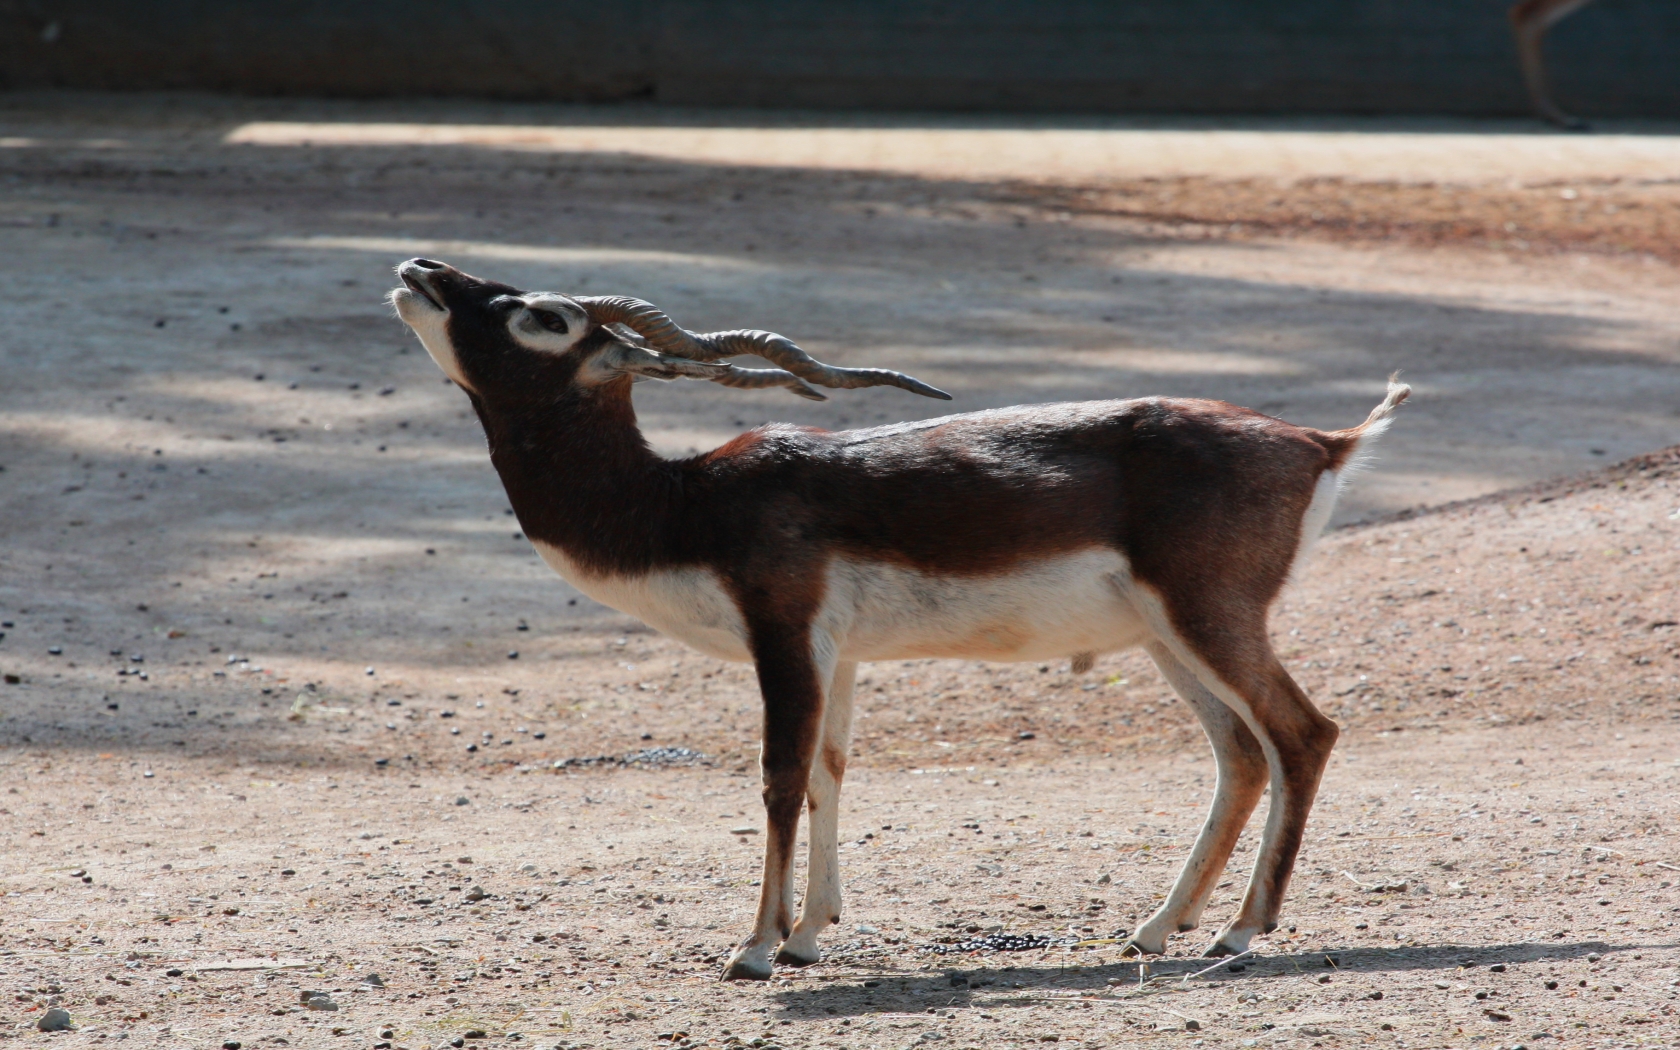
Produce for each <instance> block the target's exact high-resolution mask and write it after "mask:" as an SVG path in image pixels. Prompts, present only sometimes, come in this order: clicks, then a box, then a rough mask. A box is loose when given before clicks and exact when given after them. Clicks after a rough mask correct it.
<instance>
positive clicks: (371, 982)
mask: <svg viewBox="0 0 1680 1050" xmlns="http://www.w3.org/2000/svg"><path fill="white" fill-rule="evenodd" d="M362 983H363V984H365V985H367V986H368V987H369V988H383V987H385V979H384V978H383V977H381V976H379V975H378V974H376V973H370V974H368V975H367V976H366V977H363V978H362ZM385 1038H387V1039H389V1038H390V1036H386V1037H385Z"/></svg>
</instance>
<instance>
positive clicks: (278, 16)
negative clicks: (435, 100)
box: [0, 0, 1680, 117]
mask: <svg viewBox="0 0 1680 1050" xmlns="http://www.w3.org/2000/svg"><path fill="white" fill-rule="evenodd" d="M1506 6H1507V4H1506V3H1505V2H1504V0H1410V2H1406V0H1294V2H1281V0H1270V2H1266V0H1139V2H1133V3H1119V2H1112V0H1108V2H1098V0H1082V2H1081V0H1071V2H1069V0H1064V2H1042V0H964V2H957V0H616V2H609V3H602V2H599V0H590V2H579V0H495V2H492V0H356V2H348V3H347V2H344V0H293V2H286V3H280V2H275V0H258V2H251V0H167V2H158V0H152V2H136V0H0V86H6V87H14V88H18V87H36V88H38V87H71V88H100V89H120V90H133V89H144V90H157V89H187V90H201V91H231V92H242V93H254V94H294V95H324V96H388V95H404V96H413V95H424V96H447V95H456V96H477V97H493V98H521V99H545V100H555V101H592V102H602V101H621V100H633V99H645V100H650V101H657V102H661V103H667V104H678V105H705V106H719V105H724V106H798V107H836V108H881V109H916V110H991V111H999V110H1013V111H1034V110H1055V111H1077V112H1099V113H1101V112H1108V113H1119V112H1156V113H1208V112H1216V113H1289V112H1297V113H1454V114H1471V115H1496V114H1515V113H1522V112H1526V104H1525V100H1524V97H1523V93H1522V88H1521V83H1520V79H1519V76H1518V73H1517V68H1516V60H1515V57H1514V53H1513V46H1512V43H1511V38H1510V32H1509V29H1508V28H1507V25H1506V21H1505V8H1506ZM1548 53H1549V56H1550V61H1551V65H1552V68H1553V72H1554V78H1555V82H1556V88H1557V95H1558V98H1559V101H1560V102H1561V103H1562V104H1563V105H1564V106H1565V108H1568V109H1573V110H1576V111H1579V112H1582V113H1584V114H1587V115H1591V116H1601V117H1602V116H1621V117H1628V116H1677V115H1680V4H1676V3H1673V2H1669V0H1601V2H1599V3H1596V4H1594V5H1592V6H1590V7H1589V8H1587V9H1586V10H1585V11H1582V12H1580V13H1578V14H1576V15H1573V16H1571V17H1569V18H1568V19H1566V20H1565V21H1564V22H1562V23H1561V24H1560V25H1559V26H1558V27H1557V28H1556V29H1555V30H1554V31H1553V33H1552V35H1551V37H1550V38H1549V44H1548Z"/></svg>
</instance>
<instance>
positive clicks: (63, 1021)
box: [35, 1006, 70, 1032]
mask: <svg viewBox="0 0 1680 1050" xmlns="http://www.w3.org/2000/svg"><path fill="white" fill-rule="evenodd" d="M35 1027H36V1028H38V1029H40V1030H41V1031H43V1032H68V1031H69V1030H70V1011H69V1010H66V1009H64V1008H63V1007H59V1006H55V1007H53V1008H52V1009H51V1010H48V1011H47V1012H46V1013H44V1014H42V1015H41V1019H40V1020H39V1021H36V1022H35Z"/></svg>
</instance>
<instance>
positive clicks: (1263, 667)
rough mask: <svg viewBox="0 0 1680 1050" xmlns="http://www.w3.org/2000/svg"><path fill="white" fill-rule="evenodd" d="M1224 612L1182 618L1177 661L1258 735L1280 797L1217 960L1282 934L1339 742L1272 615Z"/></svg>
mask: <svg viewBox="0 0 1680 1050" xmlns="http://www.w3.org/2000/svg"><path fill="white" fill-rule="evenodd" d="M1221 613H1222V615H1221V616H1219V617H1211V616H1201V615H1194V614H1192V615H1187V616H1183V617H1177V618H1175V620H1176V621H1177V622H1178V623H1180V624H1185V625H1189V631H1188V632H1187V634H1185V635H1181V636H1180V638H1179V639H1178V641H1179V642H1181V643H1182V644H1183V646H1184V651H1183V652H1180V651H1179V646H1178V645H1173V649H1174V655H1175V656H1177V657H1179V659H1180V662H1182V663H1184V664H1185V665H1186V666H1188V667H1190V668H1191V669H1192V670H1193V671H1195V673H1196V677H1197V678H1199V679H1201V682H1202V684H1203V685H1204V686H1206V687H1207V689H1208V691H1209V692H1211V693H1213V694H1214V695H1215V696H1217V697H1219V698H1220V699H1221V700H1223V701H1225V703H1226V704H1227V705H1229V706H1230V708H1231V710H1233V711H1235V712H1236V713H1237V714H1238V715H1239V716H1240V717H1241V718H1242V720H1243V724H1244V725H1246V726H1247V727H1248V730H1249V732H1250V733H1252V734H1253V735H1254V737H1255V739H1256V741H1258V743H1259V745H1260V749H1261V751H1262V752H1263V753H1264V754H1265V756H1266V765H1267V768H1268V770H1269V772H1270V779H1271V790H1272V797H1271V801H1270V803H1269V804H1268V806H1267V809H1266V830H1265V832H1264V834H1263V835H1262V836H1261V839H1260V848H1259V850H1258V851H1257V853H1256V855H1255V859H1254V872H1253V874H1252V875H1251V876H1250V877H1249V883H1248V892H1247V893H1245V894H1244V895H1243V902H1242V907H1241V908H1240V909H1239V910H1238V912H1237V915H1236V917H1235V918H1233V919H1232V920H1231V921H1230V922H1229V923H1227V924H1226V925H1225V928H1224V929H1222V930H1220V931H1219V936H1217V937H1215V938H1214V941H1213V943H1212V944H1211V945H1209V946H1208V949H1207V951H1205V952H1204V953H1203V954H1204V955H1207V956H1210V957H1211V956H1221V955H1235V954H1239V953H1241V952H1244V951H1247V950H1248V944H1249V941H1250V940H1252V939H1253V937H1254V935H1255V934H1257V933H1270V932H1271V931H1272V930H1274V929H1276V928H1277V919H1278V913H1279V912H1280V911H1281V910H1282V908H1283V894H1284V891H1285V889H1287V888H1288V886H1289V876H1290V873H1291V872H1292V871H1293V870H1294V867H1295V855H1296V853H1297V852H1298V851H1299V850H1300V848H1301V837H1302V835H1303V834H1304V833H1305V830H1306V825H1307V814H1308V813H1309V812H1310V811H1311V810H1312V804H1313V797H1314V796H1315V795H1316V794H1317V793H1318V782H1319V778H1320V777H1322V776H1323V775H1324V767H1325V766H1326V765H1327V764H1328V763H1329V761H1330V750H1331V748H1333V747H1335V745H1336V737H1337V736H1338V735H1339V731H1338V730H1337V728H1336V723H1335V722H1333V721H1331V720H1330V719H1328V718H1326V717H1324V715H1322V714H1320V713H1319V711H1318V709H1317V708H1315V707H1313V705H1312V701H1310V700H1308V699H1307V695H1306V694H1305V693H1303V692H1302V691H1301V687H1300V686H1298V685H1296V684H1295V680H1294V679H1293V678H1290V677H1289V672H1287V671H1285V670H1284V669H1283V665H1282V664H1280V663H1279V662H1278V659H1277V655H1276V654H1275V653H1273V652H1272V647H1271V642H1270V640H1269V639H1268V638H1267V635H1266V616H1265V611H1264V610H1263V609H1260V610H1249V611H1247V613H1246V615H1245V611H1244V610H1243V609H1242V607H1241V603H1240V602H1231V603H1229V605H1227V606H1224V607H1223V608H1222V610H1221Z"/></svg>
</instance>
